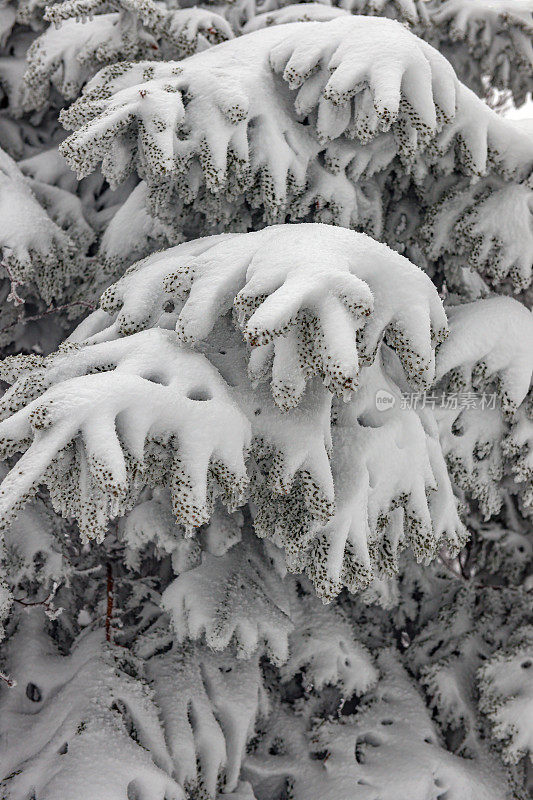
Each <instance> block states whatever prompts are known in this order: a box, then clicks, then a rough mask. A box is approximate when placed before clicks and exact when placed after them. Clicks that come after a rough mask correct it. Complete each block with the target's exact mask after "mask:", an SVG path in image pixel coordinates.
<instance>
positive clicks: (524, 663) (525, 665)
mask: <svg viewBox="0 0 533 800" xmlns="http://www.w3.org/2000/svg"><path fill="white" fill-rule="evenodd" d="M532 665H533V661H531V659H530V658H528V660H527V661H522V663H521V665H520V666H521V667H522V669H530V668H531V666H532Z"/></svg>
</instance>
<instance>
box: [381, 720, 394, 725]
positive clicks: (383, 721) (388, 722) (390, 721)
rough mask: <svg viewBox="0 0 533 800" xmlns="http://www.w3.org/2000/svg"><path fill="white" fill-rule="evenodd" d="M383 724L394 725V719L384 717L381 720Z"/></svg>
mask: <svg viewBox="0 0 533 800" xmlns="http://www.w3.org/2000/svg"><path fill="white" fill-rule="evenodd" d="M381 724H382V725H394V720H393V719H382V720H381Z"/></svg>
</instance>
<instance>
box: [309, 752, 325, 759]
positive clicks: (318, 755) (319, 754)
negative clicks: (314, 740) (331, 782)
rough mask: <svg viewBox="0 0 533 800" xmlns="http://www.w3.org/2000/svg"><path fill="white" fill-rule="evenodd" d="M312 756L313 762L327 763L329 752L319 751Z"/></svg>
mask: <svg viewBox="0 0 533 800" xmlns="http://www.w3.org/2000/svg"><path fill="white" fill-rule="evenodd" d="M310 756H311V759H312V760H313V761H325V760H326V758H327V757H328V751H327V750H317V751H316V752H315V753H310Z"/></svg>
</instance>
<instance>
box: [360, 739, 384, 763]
mask: <svg viewBox="0 0 533 800" xmlns="http://www.w3.org/2000/svg"><path fill="white" fill-rule="evenodd" d="M380 744H381V741H380V740H379V739H378V737H377V736H374V734H373V733H365V735H364V736H359V737H358V739H357V741H356V743H355V760H356V761H357V763H358V764H364V763H366V751H367V749H368V747H379V746H380Z"/></svg>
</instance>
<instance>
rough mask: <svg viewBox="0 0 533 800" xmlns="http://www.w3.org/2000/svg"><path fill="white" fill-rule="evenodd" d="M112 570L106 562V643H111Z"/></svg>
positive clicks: (109, 563)
mask: <svg viewBox="0 0 533 800" xmlns="http://www.w3.org/2000/svg"><path fill="white" fill-rule="evenodd" d="M113 586H114V579H113V568H112V567H111V562H110V561H108V562H107V610H106V615H105V638H106V642H110V641H111V617H112V616H113Z"/></svg>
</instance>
